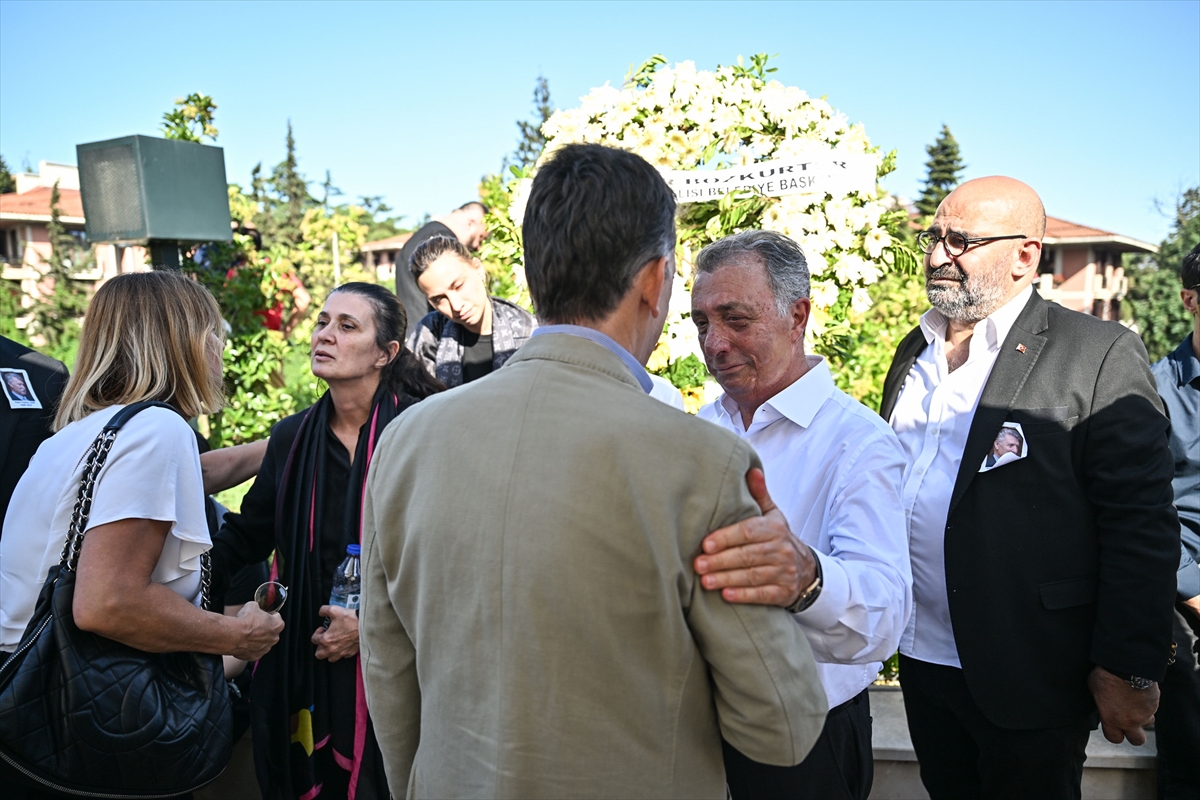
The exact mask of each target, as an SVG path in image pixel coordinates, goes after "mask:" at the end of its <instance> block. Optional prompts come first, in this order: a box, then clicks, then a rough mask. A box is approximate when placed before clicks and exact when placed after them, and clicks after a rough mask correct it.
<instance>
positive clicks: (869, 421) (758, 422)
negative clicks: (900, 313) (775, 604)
mask: <svg viewBox="0 0 1200 800" xmlns="http://www.w3.org/2000/svg"><path fill="white" fill-rule="evenodd" d="M808 363H809V371H808V372H806V373H805V374H804V376H803V377H801V378H800V380H798V381H796V382H795V383H793V384H792V385H791V386H788V387H787V388H786V389H784V390H783V391H781V392H780V393H779V394H777V395H775V396H774V397H772V398H771V399H770V400H768V401H767V402H765V403H763V404H762V405H761V406H760V407H759V408H758V410H757V411H755V412H754V418H753V419H752V420H751V422H750V427H749V429H746V428H744V427H743V426H742V417H741V413H740V412H739V411H738V409H737V405H736V404H735V403H734V402H733V400H732V399H731V398H730V397H728V396H727V395H721V397H720V398H718V399H717V401H716V402H714V403H710V404H709V405H707V406H705V407H704V408H702V409H701V410H700V414H699V416H700V417H701V418H702V419H706V420H709V421H710V422H713V423H716V424H717V425H720V426H721V427H723V428H726V429H728V430H731V431H733V432H734V433H736V434H737V435H738V436H741V437H742V438H744V439H745V440H746V441H747V442H749V443H750V444H751V445H752V446H753V447H754V449H755V451H757V453H758V456H759V458H761V459H762V462H763V471H764V472H765V473H766V477H767V490H768V491H769V492H770V493H771V499H772V500H774V501H775V503H776V504H778V506H779V510H780V511H782V512H783V515H784V516H785V517H786V518H787V521H788V525H789V526H790V527H791V529H792V533H794V534H795V535H796V536H798V537H799V538H800V540H801V541H802V542H804V543H805V544H807V545H808V546H809V547H810V548H812V549H813V551H814V557H816V558H820V560H821V569H822V572H823V573H824V586H823V588H822V589H821V594H820V596H819V597H818V598H817V601H816V602H815V603H813V604H812V606H810V607H809V608H807V609H805V610H804V611H801V612H800V613H799V614H797V615H796V621H797V622H799V623H800V626H801V627H802V628H803V629H804V633H805V635H806V636H807V637H808V642H809V645H811V647H812V651H813V656H814V657H815V658H816V660H817V662H818V663H817V672H818V674H819V675H820V676H821V683H822V684H823V685H824V687H825V694H826V696H827V697H828V698H829V706H830V708H833V707H835V706H838V705H840V704H842V703H844V702H846V701H847V700H850V699H851V698H853V697H854V696H856V695H857V694H858V693H859V692H861V691H862V690H863V689H865V688H866V687H867V686H869V685H870V684H871V682H872V681H874V680H875V677H876V676H877V675H878V673H879V668H880V666H881V665H880V662H881V661H882V660H883V659H885V658H888V657H889V656H891V654H892V653H894V652H896V645H897V643H898V642H899V640H900V634H901V632H902V631H903V630H904V625H905V623H906V622H907V621H908V614H909V610H910V608H911V606H912V573H911V571H910V570H909V566H908V536H907V533H906V530H905V525H904V511H903V508H902V506H901V504H900V487H901V480H902V478H903V474H904V452H903V450H901V448H900V444H899V442H897V441H896V436H895V434H893V433H892V431H891V429H889V428H888V426H887V424H886V423H884V421H883V420H882V419H880V417H879V415H878V414H875V413H873V412H872V411H871V410H870V409H868V408H867V407H866V406H864V405H862V404H861V403H859V402H858V401H856V400H854V399H853V398H851V397H850V396H849V395H847V394H845V393H844V392H842V391H840V390H839V389H838V388H837V387H835V386H834V385H833V378H832V376H831V375H830V374H829V365H828V364H826V363H825V359H823V358H821V357H820V356H808ZM817 553H819V554H820V555H816V554H817Z"/></svg>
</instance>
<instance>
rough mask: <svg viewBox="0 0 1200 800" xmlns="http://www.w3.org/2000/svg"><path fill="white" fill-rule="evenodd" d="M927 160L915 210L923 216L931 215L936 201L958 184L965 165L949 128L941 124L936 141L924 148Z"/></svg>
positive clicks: (935, 206)
mask: <svg viewBox="0 0 1200 800" xmlns="http://www.w3.org/2000/svg"><path fill="white" fill-rule="evenodd" d="M925 152H926V153H928V154H929V160H928V161H926V162H925V188H924V189H922V190H921V197H920V199H919V200H917V211H919V212H921V216H923V217H932V216H933V215H934V213H935V212H936V211H937V207H938V203H940V202H942V199H943V198H944V197H945V196H946V195H948V194H950V192H951V191H953V190H954V187H955V186H958V182H959V180H960V177H961V176H962V171H963V169H964V167H965V165H964V164H963V162H962V158H961V157H960V156H959V152H958V142H957V141H955V139H954V135H953V134H952V133H950V128H949V127H947V126H946V125H942V132H941V133H939V134H938V137H937V141H935V142H934V143H933V144H931V145H929V146H928V147H926V148H925Z"/></svg>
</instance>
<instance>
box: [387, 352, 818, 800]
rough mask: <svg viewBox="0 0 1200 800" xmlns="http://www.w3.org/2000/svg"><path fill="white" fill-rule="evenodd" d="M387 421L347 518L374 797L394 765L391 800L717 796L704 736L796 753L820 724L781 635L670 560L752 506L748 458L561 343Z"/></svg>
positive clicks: (724, 437) (715, 763)
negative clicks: (360, 527)
mask: <svg viewBox="0 0 1200 800" xmlns="http://www.w3.org/2000/svg"><path fill="white" fill-rule="evenodd" d="M406 416H407V417H408V418H407V419H405V420H404V421H403V422H402V424H400V425H398V426H396V427H395V428H394V429H392V430H389V431H388V432H387V433H386V434H385V437H384V439H383V441H382V442H381V444H380V452H379V454H378V456H377V457H376V459H375V463H374V464H373V466H372V475H371V478H370V481H369V489H368V505H367V511H366V514H365V522H364V545H365V548H364V559H365V561H366V563H365V565H364V571H365V573H366V575H365V578H364V583H365V587H364V594H365V598H364V604H363V606H364V619H363V630H364V634H363V636H364V656H363V669H364V673H365V676H366V678H367V685H368V693H369V699H370V702H371V709H372V716H373V718H374V720H375V728H376V732H377V734H378V736H379V740H380V743H381V746H382V749H383V752H384V756H385V759H386V760H387V763H388V769H389V778H390V781H391V783H392V786H393V789H397V788H398V787H400V786H403V785H405V780H406V779H407V778H409V775H408V773H407V772H406V771H405V770H407V764H408V763H412V764H413V767H412V774H411V779H410V780H409V782H408V786H409V789H410V794H411V795H413V796H451V795H453V796H488V797H515V796H521V797H536V796H546V797H580V796H605V797H617V796H637V797H670V796H688V797H704V796H711V797H724V796H725V787H724V771H723V767H722V759H721V744H720V735H721V734H724V735H725V737H726V739H728V740H729V741H730V742H731V743H733V744H734V745H735V746H737V747H739V748H740V749H742V750H743V751H745V752H746V753H747V755H750V756H752V757H753V758H756V759H758V760H760V761H764V762H768V763H776V764H789V765H790V764H793V763H797V762H798V761H800V760H801V759H802V758H803V756H804V755H805V754H806V753H807V751H808V749H809V748H810V747H811V745H812V742H813V741H814V740H815V738H816V737H817V735H818V734H819V732H820V729H821V726H822V724H823V720H824V716H825V697H824V694H823V692H822V691H821V689H820V685H819V682H818V680H817V678H816V674H815V669H814V666H813V662H812V657H811V653H810V651H809V648H808V645H807V643H806V641H805V639H804V636H803V634H802V633H801V632H800V630H799V628H798V627H797V626H796V625H795V623H794V622H793V621H792V620H791V619H790V617H789V616H788V615H787V614H786V613H785V612H783V611H782V610H780V609H776V608H767V607H762V606H738V605H734V604H728V603H726V602H725V601H724V600H723V599H721V597H720V596H719V594H715V593H709V592H706V591H704V590H703V589H702V588H701V587H700V584H699V581H698V579H697V577H696V575H695V574H694V572H693V571H692V567H691V560H692V559H693V558H694V557H695V556H696V555H697V554H698V553H699V549H700V542H701V539H702V538H703V537H704V536H705V535H706V534H707V533H708V532H709V531H711V530H713V529H714V528H717V527H720V526H723V525H726V524H730V523H732V522H734V521H736V520H738V519H741V518H745V517H747V516H751V515H753V514H754V513H756V512H757V507H756V506H755V505H754V503H753V501H752V500H751V498H750V496H749V493H748V491H747V489H746V487H745V481H744V476H745V472H746V470H747V469H748V468H749V467H750V466H752V465H757V460H756V459H755V458H754V456H753V453H752V451H751V450H750V449H749V447H748V446H746V445H745V444H743V443H741V442H738V441H737V440H736V438H735V437H733V436H731V435H729V434H727V433H725V432H723V431H720V430H718V429H717V428H715V426H710V425H708V424H707V423H701V422H700V421H698V420H692V419H690V418H688V417H686V416H685V415H683V414H680V413H679V412H678V411H675V410H673V409H670V408H668V407H666V406H665V405H663V404H661V403H658V402H657V401H655V400H652V399H650V398H649V397H647V396H646V395H645V394H644V393H643V392H642V391H641V390H640V389H639V388H638V386H637V384H636V382H635V381H634V380H633V378H632V376H631V375H630V374H629V372H628V369H627V368H626V367H625V366H624V365H623V364H622V363H621V361H620V360H619V359H618V358H617V357H616V356H614V355H612V354H611V353H609V352H608V351H607V350H605V349H604V348H603V347H601V346H600V345H597V344H594V343H592V342H588V341H584V340H582V339H579V338H577V337H573V336H567V335H553V334H552V335H544V336H539V337H536V338H535V339H533V340H531V341H530V343H529V344H527V345H526V346H525V347H524V348H523V349H522V350H521V351H520V352H519V353H518V354H517V355H516V356H514V357H513V359H512V360H511V361H510V362H509V363H508V365H507V366H505V367H504V369H503V370H501V371H500V372H498V373H496V374H495V375H492V376H490V377H488V378H487V379H485V380H483V381H479V382H476V383H474V384H471V385H469V386H465V387H463V388H461V389H456V390H454V391H453V392H450V393H448V394H446V395H444V396H442V397H437V398H433V399H432V401H427V402H425V403H422V404H421V406H420V407H418V408H416V409H414V410H413V411H412V412H410V414H409V415H406ZM497 476H502V477H499V478H497ZM377 534H378V535H377ZM385 580H386V585H385V583H384V581H385ZM385 594H386V596H384V595H385ZM397 642H398V643H399V645H398V646H396V644H397ZM373 686H375V687H384V686H386V687H388V689H389V690H388V691H375V690H372V687H373ZM392 687H395V691H390V689H391V688H392ZM718 719H719V725H720V727H719V728H718ZM414 758H415V761H414V760H413V759H414ZM397 773H399V774H397Z"/></svg>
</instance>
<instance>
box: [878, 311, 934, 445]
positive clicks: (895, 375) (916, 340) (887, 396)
mask: <svg viewBox="0 0 1200 800" xmlns="http://www.w3.org/2000/svg"><path fill="white" fill-rule="evenodd" d="M928 344H929V343H928V342H926V341H925V334H924V333H922V332H921V326H920V325H918V326H917V327H915V328H913V329H912V330H911V331H909V332H908V335H907V336H905V337H904V339H902V340H901V341H900V345H899V347H897V348H896V355H895V357H893V358H892V365H891V366H890V367H889V368H888V374H887V377H886V378H885V379H884V381H883V399H882V400H881V402H880V404H879V416H881V417H883V419H884V421H885V422H887V421H888V420H889V419H890V418H891V416H892V410H893V409H894V408H895V407H896V399H897V398H898V397H899V396H900V390H901V389H902V388H904V379H905V378H906V377H908V371H909V370H910V369H912V365H913V362H914V361H916V360H917V356H919V355H921V351H922V350H924V349H925V348H926V346H928Z"/></svg>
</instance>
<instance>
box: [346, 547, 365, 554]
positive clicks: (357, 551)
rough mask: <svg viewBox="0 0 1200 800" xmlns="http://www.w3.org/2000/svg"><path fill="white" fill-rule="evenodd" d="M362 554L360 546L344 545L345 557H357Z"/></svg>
mask: <svg viewBox="0 0 1200 800" xmlns="http://www.w3.org/2000/svg"><path fill="white" fill-rule="evenodd" d="M360 554H362V545H358V544H348V545H346V555H349V556H357V555H360Z"/></svg>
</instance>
